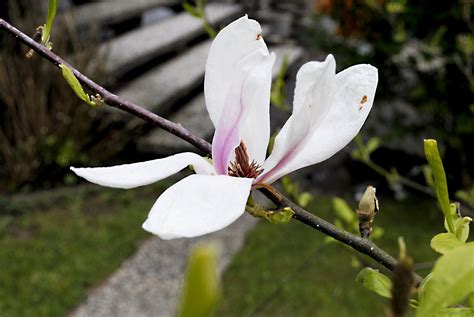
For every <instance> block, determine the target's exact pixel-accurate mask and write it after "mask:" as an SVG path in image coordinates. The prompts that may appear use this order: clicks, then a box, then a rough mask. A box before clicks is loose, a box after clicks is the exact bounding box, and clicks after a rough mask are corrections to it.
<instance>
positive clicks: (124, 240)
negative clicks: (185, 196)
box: [0, 185, 163, 317]
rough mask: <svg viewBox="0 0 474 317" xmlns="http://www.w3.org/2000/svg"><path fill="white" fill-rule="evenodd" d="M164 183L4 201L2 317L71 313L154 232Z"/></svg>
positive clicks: (0, 237) (0, 273)
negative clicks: (150, 220)
mask: <svg viewBox="0 0 474 317" xmlns="http://www.w3.org/2000/svg"><path fill="white" fill-rule="evenodd" d="M162 187H163V186H160V185H157V186H152V187H146V188H141V189H137V190H118V189H106V188H102V187H99V186H88V187H78V188H76V189H69V190H65V191H64V190H63V192H62V193H61V191H59V192H60V194H58V193H57V192H56V193H53V196H54V198H51V195H52V194H51V193H41V194H35V195H25V196H22V197H20V198H18V197H17V198H15V199H14V200H8V199H3V200H2V202H1V204H3V207H4V209H6V210H8V211H10V212H14V213H19V215H18V216H17V217H13V218H6V217H0V220H2V221H1V222H3V224H4V225H3V229H0V268H1V269H0V316H2V317H7V316H64V315H67V313H68V312H70V311H71V309H73V308H74V307H75V306H76V305H78V304H79V303H80V302H81V301H82V300H83V299H84V298H85V295H86V291H87V290H88V289H90V288H91V287H93V286H95V285H97V284H99V283H100V282H102V281H103V280H104V279H105V278H106V277H107V276H108V275H109V274H110V273H111V272H113V271H114V270H115V269H116V268H118V267H119V266H120V264H121V262H122V261H123V260H124V259H126V258H127V257H129V256H130V255H131V254H133V252H134V251H135V250H136V249H137V247H138V246H139V244H140V242H141V241H142V240H143V239H145V238H146V237H148V236H149V235H148V234H147V233H146V232H145V231H143V230H142V229H141V223H142V222H143V221H144V219H145V218H146V216H147V214H148V211H149V210H150V207H151V206H152V204H153V202H154V200H155V199H156V197H157V196H158V192H159V191H160V190H161V188H162Z"/></svg>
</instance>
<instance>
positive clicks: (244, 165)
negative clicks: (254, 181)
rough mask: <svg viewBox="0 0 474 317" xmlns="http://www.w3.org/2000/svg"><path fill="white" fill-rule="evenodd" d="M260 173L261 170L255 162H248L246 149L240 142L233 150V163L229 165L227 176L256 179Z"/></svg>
mask: <svg viewBox="0 0 474 317" xmlns="http://www.w3.org/2000/svg"><path fill="white" fill-rule="evenodd" d="M262 172H263V169H262V168H261V166H260V165H258V164H257V162H256V161H255V160H252V162H250V159H249V155H248V154H247V147H246V146H245V143H244V142H243V141H240V144H239V146H238V147H236V148H235V161H234V162H231V163H230V165H229V176H234V177H245V178H257V177H258V176H259V175H260V174H262Z"/></svg>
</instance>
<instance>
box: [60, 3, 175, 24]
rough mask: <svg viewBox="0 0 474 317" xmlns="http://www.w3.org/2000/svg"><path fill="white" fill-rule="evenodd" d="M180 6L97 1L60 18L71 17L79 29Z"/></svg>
mask: <svg viewBox="0 0 474 317" xmlns="http://www.w3.org/2000/svg"><path fill="white" fill-rule="evenodd" d="M176 4H179V0H134V1H111V0H106V1H96V2H91V3H87V4H84V5H81V6H77V7H71V8H69V9H68V10H66V11H65V12H64V13H63V14H62V16H60V17H59V18H60V19H61V18H62V19H66V16H68V15H70V16H71V17H72V18H73V20H74V22H75V24H76V26H77V28H78V29H84V28H87V27H89V26H92V25H97V26H100V27H103V26H107V25H113V24H118V23H120V22H123V21H126V20H130V19H133V18H136V17H139V16H141V15H142V14H143V13H144V12H145V11H147V10H150V9H153V8H156V7H159V6H171V5H176Z"/></svg>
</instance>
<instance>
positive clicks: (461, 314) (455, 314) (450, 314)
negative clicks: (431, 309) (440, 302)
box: [433, 307, 474, 317]
mask: <svg viewBox="0 0 474 317" xmlns="http://www.w3.org/2000/svg"><path fill="white" fill-rule="evenodd" d="M472 316H474V308H471V307H451V308H446V309H443V310H442V311H440V312H439V313H436V314H435V315H433V317H472Z"/></svg>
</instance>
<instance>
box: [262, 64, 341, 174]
mask: <svg viewBox="0 0 474 317" xmlns="http://www.w3.org/2000/svg"><path fill="white" fill-rule="evenodd" d="M335 78H336V61H335V60H334V57H333V56H332V55H328V57H327V58H326V60H325V61H324V62H309V63H306V64H304V65H303V66H302V67H301V68H300V70H299V71H298V74H297V75H296V87H295V96H294V100H293V114H292V115H291V117H290V118H289V119H288V121H287V122H286V123H285V125H284V126H283V128H282V129H281V131H280V133H278V135H277V137H276V139H275V146H274V147H273V151H272V153H271V155H270V156H269V157H268V159H267V160H266V161H265V164H264V165H263V168H264V171H265V172H264V173H265V174H266V175H267V176H266V178H269V177H271V175H273V174H275V173H277V172H278V171H279V170H281V169H282V168H284V166H285V165H286V164H288V163H289V162H290V161H292V160H293V159H294V157H295V156H296V155H297V154H298V153H299V152H300V151H301V150H302V149H303V147H304V146H305V143H307V142H308V140H309V139H310V137H311V134H312V133H313V132H314V130H315V129H316V128H317V127H318V126H319V125H320V124H321V122H322V121H323V120H324V118H325V116H326V114H327V113H328V111H329V108H330V107H331V102H332V98H333V92H334V89H335V82H336V79H335ZM262 176H265V175H262Z"/></svg>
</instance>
